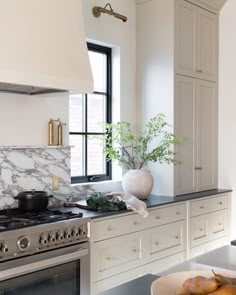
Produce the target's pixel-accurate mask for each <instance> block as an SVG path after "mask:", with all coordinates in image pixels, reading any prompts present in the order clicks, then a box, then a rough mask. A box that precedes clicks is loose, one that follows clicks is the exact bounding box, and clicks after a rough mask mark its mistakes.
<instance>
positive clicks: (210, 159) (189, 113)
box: [137, 0, 219, 195]
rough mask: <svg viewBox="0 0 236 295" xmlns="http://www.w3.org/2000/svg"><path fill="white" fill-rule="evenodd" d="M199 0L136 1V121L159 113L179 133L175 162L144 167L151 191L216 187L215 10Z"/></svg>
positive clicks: (174, 192)
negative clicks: (149, 175) (180, 140)
mask: <svg viewBox="0 0 236 295" xmlns="http://www.w3.org/2000/svg"><path fill="white" fill-rule="evenodd" d="M203 2H204V1H197V0H196V1H194V0H190V1H185V0H165V1H162V0H150V1H145V0H144V1H141V0H140V1H139V2H138V3H137V53H138V54H137V57H138V59H137V80H138V89H137V93H138V98H139V107H140V109H139V114H140V117H141V125H145V123H146V122H147V121H148V119H149V118H150V117H153V116H155V115H156V114H157V113H159V112H162V113H164V114H165V115H166V117H167V120H168V122H170V124H171V125H172V126H173V132H174V133H175V134H176V135H177V136H181V137H184V141H183V143H182V144H180V145H177V146H176V159H178V160H179V161H180V162H181V164H180V165H177V166H175V167H167V166H165V165H161V166H154V165H153V166H152V167H150V168H151V172H152V174H153V176H154V182H155V184H156V185H155V186H154V193H157V194H163V195H178V194H185V193H191V192H197V191H203V190H208V189H213V188H216V187H217V113H218V110H217V106H218V34H219V33H218V32H219V29H218V13H217V10H216V9H215V8H213V7H212V8H211V7H209V6H206V5H204V3H203ZM201 6H202V7H201ZM141 127H142V126H141Z"/></svg>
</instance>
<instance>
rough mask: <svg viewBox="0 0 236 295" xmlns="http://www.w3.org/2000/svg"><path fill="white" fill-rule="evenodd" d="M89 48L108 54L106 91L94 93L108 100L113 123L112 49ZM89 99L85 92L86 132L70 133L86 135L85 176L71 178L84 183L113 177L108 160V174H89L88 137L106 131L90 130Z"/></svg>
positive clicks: (110, 117) (91, 46) (109, 115)
mask: <svg viewBox="0 0 236 295" xmlns="http://www.w3.org/2000/svg"><path fill="white" fill-rule="evenodd" d="M88 49H89V50H91V51H94V52H98V53H102V54H105V55H106V58H107V63H106V64H107V68H106V75H107V76H106V83H107V87H106V92H102V91H94V93H93V94H96V95H102V96H104V97H105V102H106V122H107V123H111V120H112V114H111V111H112V107H111V99H112V93H111V88H112V79H111V74H112V69H111V49H110V48H107V47H103V46H100V45H95V44H91V43H88ZM88 99H89V95H88V94H85V95H84V101H85V105H84V116H85V117H84V119H85V122H84V123H85V125H84V132H70V135H81V136H84V141H85V142H84V157H85V159H84V172H85V175H84V176H73V177H72V178H71V182H72V183H82V182H94V181H101V180H109V179H111V162H106V174H101V175H88V137H89V136H90V135H95V136H96V135H97V136H102V135H104V134H105V133H103V132H88Z"/></svg>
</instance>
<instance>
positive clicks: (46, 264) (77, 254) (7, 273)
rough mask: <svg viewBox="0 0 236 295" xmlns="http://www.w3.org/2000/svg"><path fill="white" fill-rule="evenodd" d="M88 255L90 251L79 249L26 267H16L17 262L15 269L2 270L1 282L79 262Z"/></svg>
mask: <svg viewBox="0 0 236 295" xmlns="http://www.w3.org/2000/svg"><path fill="white" fill-rule="evenodd" d="M86 255H88V249H83V248H79V249H78V248H77V250H76V251H73V252H71V253H69V254H64V255H58V256H54V257H51V258H48V259H43V260H38V261H35V262H32V263H28V264H25V265H22V264H21V265H18V266H16V264H17V262H15V264H14V266H13V267H9V268H8V269H5V270H0V281H4V280H8V279H12V278H15V277H19V276H22V275H25V274H29V273H32V272H35V271H39V270H42V269H46V268H50V267H54V266H57V265H60V264H64V263H68V262H72V261H75V260H79V259H80V258H82V257H84V256H86Z"/></svg>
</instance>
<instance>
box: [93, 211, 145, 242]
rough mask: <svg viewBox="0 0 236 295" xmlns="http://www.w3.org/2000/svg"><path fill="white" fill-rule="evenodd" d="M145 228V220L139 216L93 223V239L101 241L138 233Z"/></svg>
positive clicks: (134, 215)
mask: <svg viewBox="0 0 236 295" xmlns="http://www.w3.org/2000/svg"><path fill="white" fill-rule="evenodd" d="M144 228H145V219H144V218H143V217H142V216H141V215H138V214H133V215H128V216H122V217H117V218H110V219H106V220H101V221H95V222H92V223H91V238H92V240H93V241H100V240H105V239H109V238H113V237H116V236H120V235H125V234H128V233H132V232H137V231H140V230H143V229H144Z"/></svg>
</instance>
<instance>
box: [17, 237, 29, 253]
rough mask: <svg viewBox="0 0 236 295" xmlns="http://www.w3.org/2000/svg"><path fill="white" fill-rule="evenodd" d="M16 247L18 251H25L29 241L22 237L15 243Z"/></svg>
mask: <svg viewBox="0 0 236 295" xmlns="http://www.w3.org/2000/svg"><path fill="white" fill-rule="evenodd" d="M17 246H18V248H19V250H20V251H25V250H26V249H27V248H29V246H30V239H29V238H28V237H26V236H22V237H20V238H19V239H18V241H17Z"/></svg>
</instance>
